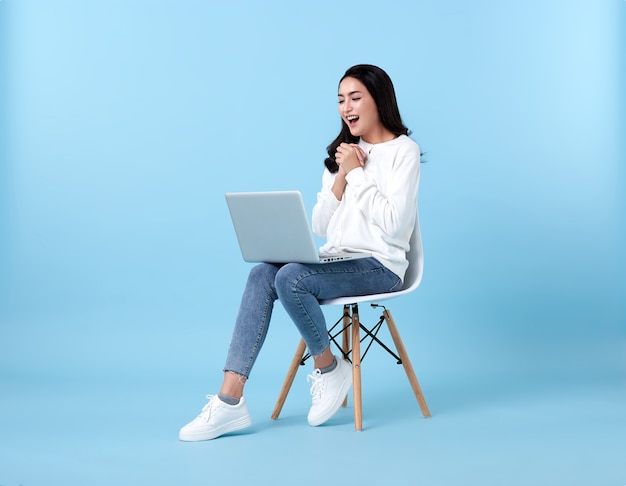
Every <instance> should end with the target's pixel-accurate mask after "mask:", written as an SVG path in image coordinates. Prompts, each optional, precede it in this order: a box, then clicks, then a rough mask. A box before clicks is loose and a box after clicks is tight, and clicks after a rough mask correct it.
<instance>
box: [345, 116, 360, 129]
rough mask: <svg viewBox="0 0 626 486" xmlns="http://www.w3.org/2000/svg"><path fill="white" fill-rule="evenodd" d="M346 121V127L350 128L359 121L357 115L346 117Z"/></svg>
mask: <svg viewBox="0 0 626 486" xmlns="http://www.w3.org/2000/svg"><path fill="white" fill-rule="evenodd" d="M346 120H347V121H348V125H350V126H352V125H354V124H356V122H357V121H359V117H358V115H350V116H347V117H346Z"/></svg>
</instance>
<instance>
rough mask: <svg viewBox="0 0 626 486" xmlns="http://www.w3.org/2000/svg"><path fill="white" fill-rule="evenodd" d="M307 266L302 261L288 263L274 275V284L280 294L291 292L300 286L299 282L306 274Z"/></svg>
mask: <svg viewBox="0 0 626 486" xmlns="http://www.w3.org/2000/svg"><path fill="white" fill-rule="evenodd" d="M305 270H306V267H305V266H304V265H302V264H301V263H287V264H286V265H283V266H282V267H281V268H280V269H279V270H278V272H276V276H275V277H274V285H275V286H276V291H277V292H278V295H281V293H282V294H283V295H284V293H285V292H289V291H291V290H293V289H295V288H296V287H297V286H298V283H299V282H300V280H301V279H302V277H303V276H304V275H305V273H306V272H305Z"/></svg>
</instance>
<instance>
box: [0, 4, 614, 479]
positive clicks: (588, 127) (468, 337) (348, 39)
mask: <svg viewBox="0 0 626 486" xmlns="http://www.w3.org/2000/svg"><path fill="white" fill-rule="evenodd" d="M625 22H626V2H624V1H618V0H613V1H610V0H603V1H593V0H586V1H585V0H580V1H576V0H570V1H565V0H555V1H551V2H542V1H539V0H532V1H528V2H499V1H496V0H489V1H480V2H464V1H460V0H447V1H440V2H434V1H431V2H427V1H408V0H407V1H401V0H390V1H388V2H385V3H384V4H383V3H381V2H374V1H371V0H363V1H359V2H356V1H341V2H337V1H329V0H318V1H316V2H309V1H307V2H289V1H287V0H276V1H265V2H263V1H254V0H236V1H230V2H221V1H220V2H218V1H190V0H186V1H180V2H175V1H173V0H160V1H139V0H135V1H131V2H123V1H119V0H112V1H106V2H102V1H101V2H82V1H78V0H60V1H48V2H44V1H34V0H26V1H21V2H17V1H13V0H4V1H0V73H1V76H0V83H1V84H0V108H1V110H0V117H1V118H0V126H1V131H0V484H1V485H3V486H13V485H18V484H23V485H24V486H30V485H35V484H46V485H49V484H91V485H97V484H148V483H149V484H205V483H207V482H208V481H214V480H219V479H226V478H232V477H233V474H234V475H235V476H234V477H235V478H237V479H236V482H235V484H243V483H244V482H250V481H255V482H256V481H261V482H263V481H265V482H269V481H273V482H274V483H275V484H292V483H293V482H294V481H295V480H296V479H294V478H297V480H300V481H301V482H303V483H304V484H318V483H319V482H320V481H321V480H323V479H324V478H333V479H335V478H339V477H341V478H344V479H345V478H346V477H348V474H353V475H355V476H356V477H357V479H358V480H360V481H362V482H364V484H374V483H375V482H379V481H386V480H388V478H389V477H399V478H405V477H407V476H411V477H412V476H414V477H415V481H416V482H417V481H419V482H420V483H422V484H429V485H447V484H451V485H452V484H454V485H457V484H481V485H489V484H494V485H502V484H520V485H522V484H545V485H555V484H564V485H565V484H566V485H578V484H580V485H589V484H594V485H620V484H625V483H626V461H625V460H624V458H625V457H626V438H625V437H626V406H625V405H626V363H625V359H624V356H625V351H626V324H625V322H626V298H625V297H626V278H625V276H624V275H625V270H626V259H625V256H624V250H623V248H624V247H626V197H625V195H624V194H625V191H624V189H625V183H626V168H625V164H624V162H625V161H626V160H625V159H626V157H625V155H626V143H625V141H624V132H625V127H626V119H625V116H626V106H625V104H626V101H625V100H626V97H625V96H624V89H625V79H624V76H625V74H624V73H625V72H626V61H625V59H626V52H625V50H626V28H625ZM357 63H373V64H377V65H379V66H381V67H383V68H384V69H385V70H386V71H387V72H388V73H389V74H390V75H391V77H392V79H393V80H394V83H395V86H396V91H397V96H398V100H399V104H400V109H401V112H402V115H403V118H404V121H405V123H406V124H407V125H408V126H409V127H410V128H411V129H412V131H413V138H414V139H415V140H416V141H417V142H418V143H420V145H421V147H422V150H423V151H424V152H425V160H426V163H425V164H423V165H422V182H421V184H422V185H421V189H420V201H419V202H420V217H421V224H422V232H423V238H424V246H425V258H426V267H425V276H424V280H423V283H422V285H421V287H420V288H419V289H418V291H417V292H416V293H414V294H412V295H411V296H409V297H403V298H400V299H397V300H394V301H391V302H390V303H389V307H390V308H391V310H392V312H393V314H394V317H395V318H396V322H397V323H398V325H399V327H400V331H401V333H402V335H403V338H404V340H405V344H406V345H407V348H408V351H409V354H410V355H411V356H412V358H413V361H414V363H413V364H414V366H415V368H416V371H417V374H418V377H419V378H420V381H421V384H422V387H423V389H424V393H425V396H426V399H427V401H428V403H429V405H430V408H431V411H432V413H433V417H432V418H431V419H428V420H424V419H421V416H420V414H419V409H418V408H417V404H416V403H415V400H414V398H413V397H412V395H411V391H410V388H409V387H408V385H407V383H406V379H405V378H404V376H403V373H402V371H401V369H400V368H398V367H396V366H395V364H394V363H393V361H392V360H389V359H387V357H386V356H385V355H383V354H382V353H379V352H374V351H373V352H372V354H371V358H370V357H368V360H369V363H371V364H368V361H367V360H366V361H365V367H364V370H363V371H364V427H365V430H364V432H362V433H356V432H353V430H352V422H351V408H350V407H349V408H348V410H344V411H341V412H340V414H339V415H338V417H337V418H336V419H334V420H333V422H332V423H331V424H330V425H332V426H331V427H322V428H318V429H312V428H310V427H308V426H307V425H306V421H305V420H304V416H305V415H306V412H307V409H308V400H309V398H308V396H307V389H306V383H305V382H304V381H305V380H304V376H305V372H301V373H300V374H299V375H298V378H297V379H296V384H295V385H294V389H293V391H292V393H291V395H290V397H289V399H288V401H287V404H286V406H285V409H284V411H283V418H282V419H281V420H279V421H277V422H275V423H274V422H272V421H271V420H269V414H270V412H271V409H272V406H273V401H274V399H275V397H276V395H277V393H278V389H279V387H280V384H281V383H282V379H283V373H284V372H285V371H286V367H287V365H288V363H289V361H290V359H291V356H292V353H293V349H295V344H296V342H297V338H298V336H297V333H296V331H295V329H294V328H293V325H292V324H291V323H290V321H289V320H288V318H287V317H286V315H285V314H284V311H283V310H282V308H280V306H278V307H277V309H276V313H275V319H274V320H273V327H272V329H271V330H270V335H269V337H268V342H267V345H266V348H265V349H264V353H263V354H262V355H261V357H260V359H259V361H258V364H257V367H256V368H255V370H254V372H253V375H252V377H251V381H250V383H249V385H248V387H247V389H246V390H247V398H248V402H249V404H250V407H251V413H252V414H253V420H254V421H255V425H254V426H253V428H252V429H250V431H247V432H244V433H242V434H237V435H239V436H230V437H225V438H222V439H219V440H218V441H213V442H208V443H201V444H182V443H179V442H178V441H177V433H178V429H179V427H180V426H182V425H183V424H184V423H186V422H187V421H188V420H190V419H191V418H192V417H193V416H194V414H196V413H197V412H198V411H199V409H200V407H201V406H202V405H203V403H204V401H203V394H204V393H215V392H216V391H217V387H218V386H219V383H220V381H221V371H220V370H221V366H222V364H223V361H224V358H225V351H226V347H227V344H228V341H229V338H230V333H231V329H232V322H233V319H234V316H235V313H236V311H237V306H238V303H239V297H240V294H241V290H242V287H243V283H244V281H245V278H246V275H247V272H248V270H249V268H250V265H249V264H246V263H244V262H242V261H241V257H240V254H239V250H238V247H237V243H236V239H235V236H234V232H233V230H232V226H231V223H230V219H229V216H228V212H227V209H226V204H225V201H224V193H225V192H227V191H244V190H280V189H299V190H301V191H302V192H303V194H304V196H305V201H306V203H307V205H308V206H309V208H311V207H312V205H313V203H314V200H315V194H316V192H317V190H318V189H319V186H320V182H321V172H322V168H323V165H322V162H323V159H324V157H325V147H326V145H327V144H328V143H329V142H330V141H331V140H332V139H333V138H334V136H335V135H336V134H337V132H338V130H339V126H340V120H339V117H338V114H337V112H336V108H337V107H336V88H337V82H338V80H339V78H340V77H341V75H342V74H343V72H344V71H345V69H346V68H348V67H349V66H351V65H353V64H357ZM326 311H327V315H328V316H329V320H333V319H334V317H335V315H337V314H338V313H339V309H326ZM363 313H364V314H366V315H365V316H364V318H370V319H371V318H374V319H375V318H376V317H377V313H376V312H375V311H371V310H369V309H367V308H366V309H364V310H363ZM390 361H391V362H390ZM242 435H245V437H242ZM296 444H299V445H298V446H296ZM341 448H345V449H346V452H345V456H344V453H343V452H342V451H341V450H340V449H341ZM374 454H377V455H378V458H379V459H378V461H379V463H378V466H377V467H375V468H374V469H373V470H371V469H370V470H367V469H366V470H364V471H358V472H353V471H351V466H352V465H353V464H354V463H355V462H356V461H357V459H361V462H363V463H364V465H365V466H366V468H367V467H368V466H370V464H371V460H372V457H373V455H374ZM342 458H344V459H342Z"/></svg>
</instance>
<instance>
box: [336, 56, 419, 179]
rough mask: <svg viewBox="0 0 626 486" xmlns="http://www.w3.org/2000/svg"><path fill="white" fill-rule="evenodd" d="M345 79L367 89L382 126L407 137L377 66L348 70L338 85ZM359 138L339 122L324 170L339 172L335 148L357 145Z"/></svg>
mask: <svg viewBox="0 0 626 486" xmlns="http://www.w3.org/2000/svg"><path fill="white" fill-rule="evenodd" d="M345 78H355V79H358V80H359V81H360V82H361V83H363V85H364V86H365V87H366V88H367V91H368V92H369V94H370V95H371V96H372V98H373V99H374V102H375V103H376V107H377V108H378V116H379V117H380V121H381V123H382V124H383V126H384V127H385V128H386V129H387V130H389V131H390V132H391V133H393V134H394V135H395V136H400V135H409V133H410V131H409V129H408V128H407V127H405V126H404V123H403V122H402V117H401V116H400V110H399V109H398V101H397V100H396V91H395V89H394V88H393V83H392V82H391V78H390V77H389V75H388V74H387V73H386V72H385V71H383V70H382V69H381V68H379V67H377V66H372V65H371V64H357V65H356V66H352V67H351V68H349V69H348V70H347V71H346V72H345V74H344V75H343V76H342V77H341V79H340V80H339V84H341V82H342V81H343V80H344V79H345ZM358 141H359V137H355V136H354V135H352V134H351V133H350V128H349V127H348V125H346V123H345V122H344V121H343V120H341V132H339V135H338V136H337V138H336V139H335V140H333V142H332V143H331V144H330V145H329V146H328V147H327V148H326V151H327V152H328V157H327V158H326V160H325V161H324V165H326V168H327V169H328V170H329V171H331V172H333V173H335V172H337V171H338V170H339V166H338V165H337V161H336V160H335V152H337V147H339V145H340V144H342V143H343V142H346V143H358Z"/></svg>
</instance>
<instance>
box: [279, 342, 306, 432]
mask: <svg viewBox="0 0 626 486" xmlns="http://www.w3.org/2000/svg"><path fill="white" fill-rule="evenodd" d="M305 351H306V343H305V342H304V339H300V344H298V348H297V349H296V354H294V356H293V360H292V361H291V365H290V366H289V371H288V372H287V376H286V377H285V381H284V382H283V387H282V388H281V389H280V394H279V395H278V400H276V405H275V406H274V411H273V412H272V419H274V420H276V419H277V418H278V416H279V415H280V412H281V410H282V409H283V405H284V404H285V400H286V399H287V395H288V394H289V390H290V389H291V385H292V384H293V380H294V378H295V377H296V374H297V373H298V366H300V362H301V361H302V357H303V356H304V352H305Z"/></svg>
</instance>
